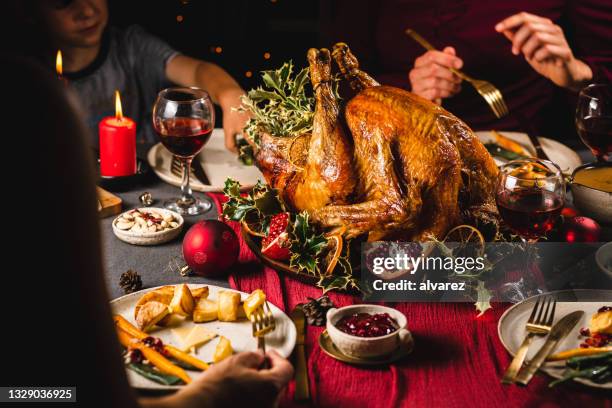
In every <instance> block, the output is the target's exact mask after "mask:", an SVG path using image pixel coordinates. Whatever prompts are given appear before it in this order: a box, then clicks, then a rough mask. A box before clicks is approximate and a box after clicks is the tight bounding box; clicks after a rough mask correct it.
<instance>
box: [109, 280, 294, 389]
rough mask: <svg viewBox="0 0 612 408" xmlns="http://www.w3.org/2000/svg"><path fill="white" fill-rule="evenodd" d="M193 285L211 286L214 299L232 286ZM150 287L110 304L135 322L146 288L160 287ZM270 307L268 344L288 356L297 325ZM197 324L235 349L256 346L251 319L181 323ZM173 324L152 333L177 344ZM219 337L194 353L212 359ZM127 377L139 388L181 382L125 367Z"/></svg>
mask: <svg viewBox="0 0 612 408" xmlns="http://www.w3.org/2000/svg"><path fill="white" fill-rule="evenodd" d="M188 286H189V288H190V289H196V288H199V287H202V286H208V288H209V295H208V298H209V299H211V300H215V299H217V293H218V292H219V291H220V290H231V289H227V288H222V287H219V286H212V285H203V284H191V285H188ZM158 288H159V287H155V288H148V289H144V290H141V291H138V292H134V293H130V294H129V295H125V296H121V297H119V298H117V299H114V300H112V301H111V302H110V303H111V308H112V310H113V313H114V314H120V315H121V316H123V317H124V318H126V319H127V320H128V321H129V322H130V323H132V324H135V320H134V307H135V306H136V303H137V302H138V300H139V299H140V298H141V297H142V295H144V294H145V293H147V292H150V291H153V290H155V289H158ZM233 292H238V293H240V295H241V298H242V300H244V299H245V298H246V297H247V296H248V294H247V293H244V292H239V291H233ZM268 304H269V305H270V308H271V309H272V314H273V315H274V318H275V320H276V329H275V330H274V331H273V332H271V333H269V334H267V335H266V337H265V338H266V348H268V349H269V348H272V349H274V350H276V351H277V352H278V353H279V354H280V355H282V356H283V357H289V355H291V352H292V351H293V348H294V347H295V341H296V330H295V325H294V324H293V322H292V321H291V319H290V318H289V316H287V315H286V314H285V313H284V312H283V311H282V310H280V309H279V308H278V307H276V306H275V305H273V304H272V303H270V302H268ZM194 325H202V326H203V327H204V328H206V329H208V330H212V331H214V332H215V333H217V334H219V335H221V336H224V337H227V338H228V339H229V340H230V341H231V343H232V348H233V349H234V352H236V353H238V352H241V351H255V350H257V340H256V339H255V338H254V337H253V336H252V332H251V329H252V327H251V323H250V322H249V321H248V320H240V321H238V322H220V321H217V320H215V321H212V322H207V323H193V322H192V321H191V320H189V321H183V322H181V327H183V326H189V327H192V326H194ZM171 329H172V327H168V328H161V327H156V328H155V329H154V330H152V331H151V332H150V334H151V336H154V337H159V338H160V339H161V340H162V341H163V342H164V344H171V345H175V346H176V345H178V344H177V339H176V338H175V337H174V335H173V334H172V332H171ZM218 341H219V339H218V337H217V338H215V339H213V340H211V341H209V342H208V343H207V344H205V345H203V346H201V347H200V348H198V350H197V351H196V352H195V354H194V355H195V356H196V357H197V358H199V359H200V360H202V361H206V362H210V361H212V355H213V352H214V350H215V347H216V345H217V343H218ZM126 371H127V375H128V380H129V382H130V384H131V385H132V386H133V387H135V388H139V389H158V390H171V389H178V388H180V387H181V386H180V385H174V386H167V385H162V384H158V383H156V382H153V381H151V380H149V379H147V378H144V377H142V376H141V375H139V374H136V373H135V372H133V371H132V370H129V369H126ZM188 373H189V374H190V375H191V376H192V377H194V376H197V375H198V373H197V372H195V371H188Z"/></svg>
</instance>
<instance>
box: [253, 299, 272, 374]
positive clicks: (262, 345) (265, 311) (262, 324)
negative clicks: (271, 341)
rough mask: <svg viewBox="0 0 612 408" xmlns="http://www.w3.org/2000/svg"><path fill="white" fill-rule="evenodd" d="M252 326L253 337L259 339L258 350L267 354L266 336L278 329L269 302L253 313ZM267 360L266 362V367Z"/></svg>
mask: <svg viewBox="0 0 612 408" xmlns="http://www.w3.org/2000/svg"><path fill="white" fill-rule="evenodd" d="M251 324H252V326H253V337H256V338H257V348H258V349H260V350H262V351H263V352H264V354H265V353H266V340H265V338H264V336H265V335H266V334H268V333H270V332H271V331H273V330H274V329H275V328H276V320H275V319H274V315H272V310H271V309H270V306H269V305H268V302H264V304H263V305H261V306H260V307H258V308H257V309H256V310H255V311H254V312H253V313H251ZM266 364H267V360H265V361H264V365H266Z"/></svg>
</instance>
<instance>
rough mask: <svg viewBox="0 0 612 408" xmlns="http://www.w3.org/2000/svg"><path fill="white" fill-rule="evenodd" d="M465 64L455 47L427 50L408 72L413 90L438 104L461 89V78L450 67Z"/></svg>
mask: <svg viewBox="0 0 612 408" xmlns="http://www.w3.org/2000/svg"><path fill="white" fill-rule="evenodd" d="M462 66H463V61H462V60H461V58H459V57H457V55H456V53H455V49H454V48H453V47H446V48H444V50H442V51H427V52H426V53H425V54H423V55H421V56H420V57H418V58H417V59H416V60H415V61H414V68H413V69H412V70H411V71H410V73H409V74H408V78H409V79H410V85H411V86H412V92H414V93H415V94H417V95H420V96H422V97H423V98H425V99H428V100H430V101H433V102H435V103H437V104H438V105H439V104H440V103H441V99H442V98H448V97H451V96H453V95H455V94H457V93H458V92H459V91H460V90H461V78H459V77H458V76H457V75H455V74H453V73H452V72H450V70H449V68H456V69H459V68H461V67H462Z"/></svg>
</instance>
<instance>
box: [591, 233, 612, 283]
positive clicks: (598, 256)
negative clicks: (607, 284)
mask: <svg viewBox="0 0 612 408" xmlns="http://www.w3.org/2000/svg"><path fill="white" fill-rule="evenodd" d="M595 262H597V266H599V269H601V270H602V271H604V272H605V273H606V274H608V276H609V277H610V278H612V242H608V243H607V244H603V245H602V246H601V247H599V249H598V250H597V252H595Z"/></svg>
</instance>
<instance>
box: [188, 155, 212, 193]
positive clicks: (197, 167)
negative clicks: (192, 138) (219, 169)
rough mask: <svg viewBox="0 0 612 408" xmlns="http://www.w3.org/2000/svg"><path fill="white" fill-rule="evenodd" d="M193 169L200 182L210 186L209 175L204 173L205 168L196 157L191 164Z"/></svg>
mask: <svg viewBox="0 0 612 408" xmlns="http://www.w3.org/2000/svg"><path fill="white" fill-rule="evenodd" d="M191 168H192V169H193V175H194V176H195V177H196V178H197V179H198V181H199V182H200V183H202V184H204V185H205V186H210V180H209V179H208V175H206V172H205V171H204V167H203V166H202V163H200V160H199V159H198V158H197V157H195V158H194V159H193V161H192V162H191Z"/></svg>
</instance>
